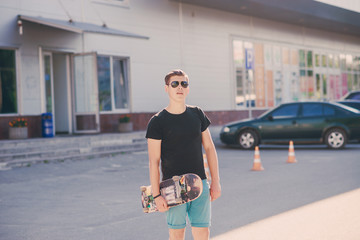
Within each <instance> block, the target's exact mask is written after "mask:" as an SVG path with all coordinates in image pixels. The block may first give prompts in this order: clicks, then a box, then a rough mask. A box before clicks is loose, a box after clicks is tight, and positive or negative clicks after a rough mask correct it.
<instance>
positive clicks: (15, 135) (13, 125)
mask: <svg viewBox="0 0 360 240" xmlns="http://www.w3.org/2000/svg"><path fill="white" fill-rule="evenodd" d="M9 126H10V128H9V138H10V139H25V138H27V137H28V123H27V119H26V118H20V117H19V118H15V119H14V120H12V121H10V122H9Z"/></svg>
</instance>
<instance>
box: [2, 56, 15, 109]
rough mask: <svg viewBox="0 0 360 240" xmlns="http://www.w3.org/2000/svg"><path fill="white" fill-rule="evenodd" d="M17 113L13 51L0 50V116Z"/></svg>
mask: <svg viewBox="0 0 360 240" xmlns="http://www.w3.org/2000/svg"><path fill="white" fill-rule="evenodd" d="M1 113H17V92H16V63H15V51H14V50H5V49H0V114H1Z"/></svg>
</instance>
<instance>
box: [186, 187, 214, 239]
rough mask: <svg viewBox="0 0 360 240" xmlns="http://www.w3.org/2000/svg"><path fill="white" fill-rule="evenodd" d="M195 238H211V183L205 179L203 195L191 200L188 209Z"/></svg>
mask: <svg viewBox="0 0 360 240" xmlns="http://www.w3.org/2000/svg"><path fill="white" fill-rule="evenodd" d="M188 214H189V220H190V224H191V227H192V234H193V237H194V240H202V239H206V240H208V239H209V235H210V231H209V227H210V225H211V204H210V191H209V185H208V183H207V181H206V180H203V192H202V194H201V196H200V197H199V198H198V199H196V200H194V201H192V202H190V209H189V211H188Z"/></svg>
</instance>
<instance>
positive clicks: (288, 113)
mask: <svg viewBox="0 0 360 240" xmlns="http://www.w3.org/2000/svg"><path fill="white" fill-rule="evenodd" d="M298 110H299V104H291V105H285V106H283V107H280V108H278V109H276V110H275V111H274V112H273V113H272V114H271V115H272V116H273V118H274V119H279V118H290V117H296V116H297V113H298Z"/></svg>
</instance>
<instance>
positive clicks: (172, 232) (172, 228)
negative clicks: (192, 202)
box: [166, 204, 187, 240]
mask: <svg viewBox="0 0 360 240" xmlns="http://www.w3.org/2000/svg"><path fill="white" fill-rule="evenodd" d="M186 215H187V204H183V205H180V206H177V207H173V208H170V209H169V210H168V211H167V212H166V221H167V224H168V227H169V236H170V240H177V239H180V240H184V238H185V227H186Z"/></svg>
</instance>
